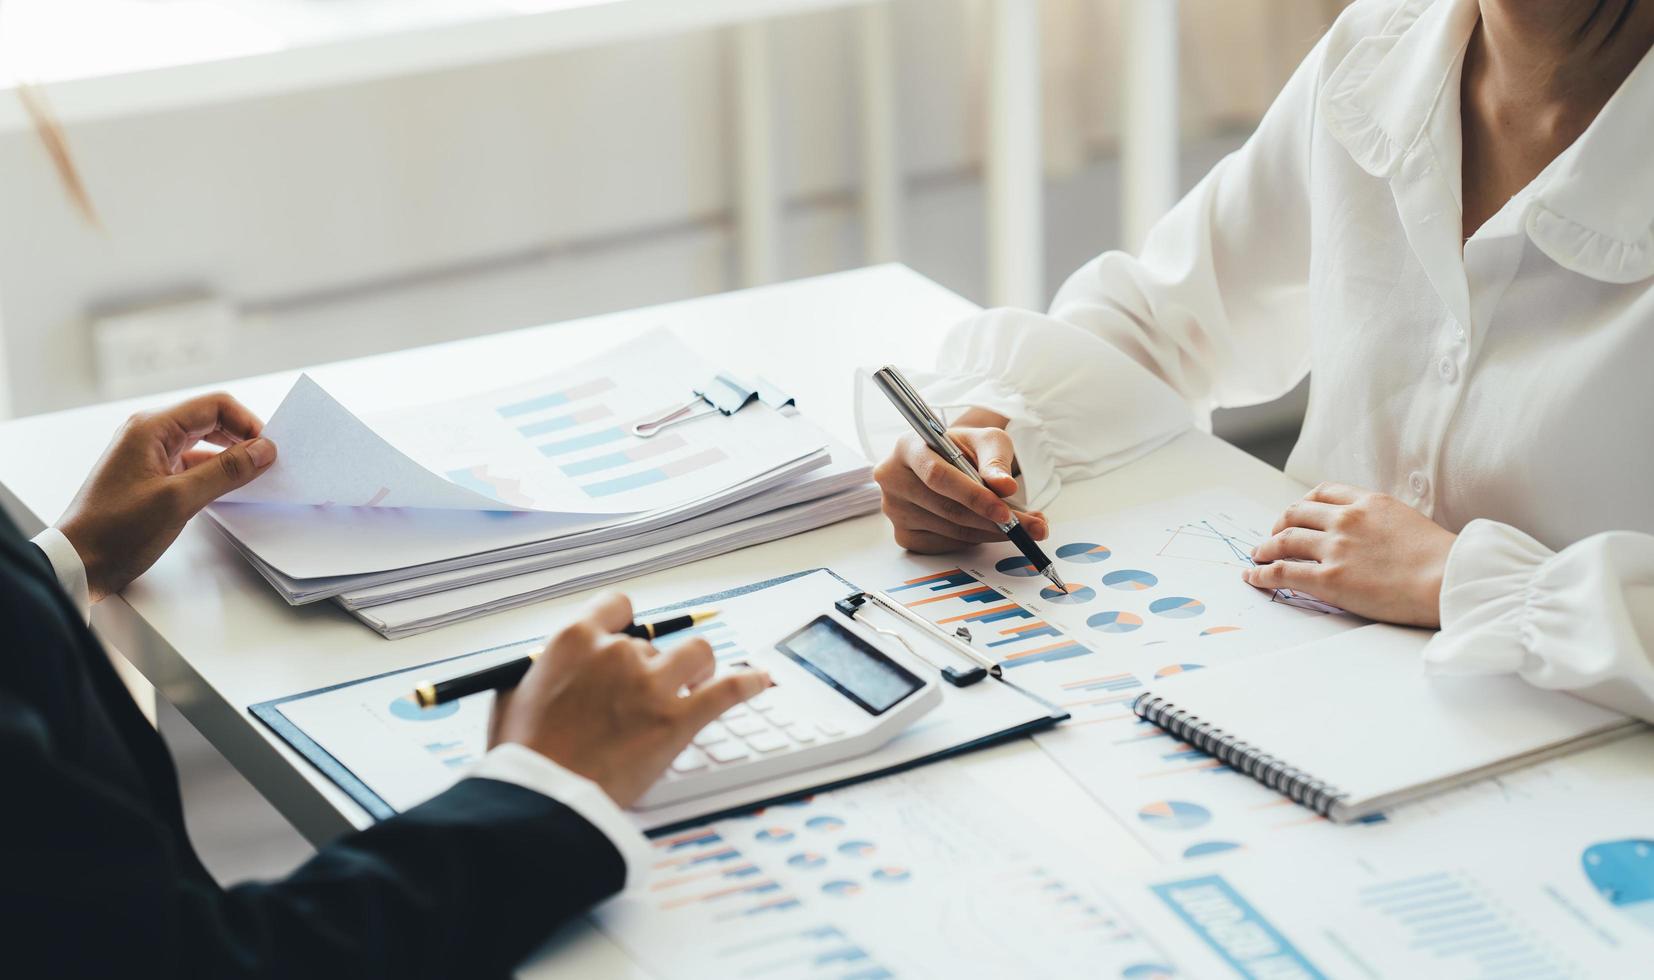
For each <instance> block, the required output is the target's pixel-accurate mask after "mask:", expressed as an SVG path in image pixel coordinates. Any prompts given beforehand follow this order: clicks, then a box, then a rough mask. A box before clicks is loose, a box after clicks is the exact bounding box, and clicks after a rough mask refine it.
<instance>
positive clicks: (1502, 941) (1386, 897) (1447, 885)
mask: <svg viewBox="0 0 1654 980" xmlns="http://www.w3.org/2000/svg"><path fill="white" fill-rule="evenodd" d="M1359 899H1360V902H1361V904H1362V906H1364V907H1365V908H1368V909H1371V910H1372V911H1374V912H1377V913H1378V914H1380V915H1383V916H1384V917H1385V918H1387V919H1389V920H1390V921H1391V922H1392V923H1394V924H1395V925H1397V926H1399V927H1400V928H1401V929H1402V930H1403V931H1404V932H1405V933H1406V934H1407V937H1408V939H1409V942H1408V948H1409V949H1411V950H1415V951H1417V952H1418V953H1420V954H1422V955H1425V956H1428V957H1430V958H1432V959H1434V960H1435V961H1436V962H1437V963H1438V964H1439V969H1440V970H1441V971H1444V972H1448V973H1456V974H1471V973H1474V974H1475V975H1477V976H1481V977H1490V978H1512V980H1514V978H1516V977H1524V978H1527V977H1533V978H1547V977H1563V976H1566V975H1567V973H1566V972H1565V971H1564V970H1563V969H1562V968H1561V966H1560V965H1559V964H1558V962H1557V961H1555V960H1553V959H1552V958H1551V956H1550V955H1549V952H1548V951H1547V950H1545V949H1543V948H1541V947H1540V946H1538V945H1537V944H1536V943H1535V942H1534V941H1533V940H1532V939H1531V938H1529V936H1527V935H1525V934H1524V930H1522V929H1521V928H1520V926H1519V925H1518V924H1516V923H1513V922H1511V921H1510V919H1509V917H1508V916H1507V914H1506V913H1505V912H1504V910H1503V909H1502V908H1501V907H1499V906H1498V905H1497V904H1495V903H1492V902H1489V901H1488V900H1487V898H1486V897H1485V896H1484V895H1483V894H1482V893H1481V889H1479V888H1478V887H1476V886H1475V885H1474V884H1473V883H1472V882H1470V881H1468V880H1466V879H1464V878H1462V877H1461V876H1459V875H1457V874H1454V873H1451V872H1446V871H1442V872H1437V873H1435V874H1428V875H1420V876H1417V877H1413V878H1404V879H1401V880H1399V881H1392V882H1386V883H1384V884H1381V885H1370V886H1368V887H1366V888H1363V889H1361V891H1360V893H1359Z"/></svg>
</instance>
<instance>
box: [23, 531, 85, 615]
mask: <svg viewBox="0 0 1654 980" xmlns="http://www.w3.org/2000/svg"><path fill="white" fill-rule="evenodd" d="M34 543H35V544H36V545H37V546H39V548H40V550H41V551H44V552H45V553H46V560H47V561H49V562H51V563H52V574H54V575H56V576H57V584H58V585H59V586H60V587H61V588H62V589H63V591H64V592H65V593H66V594H67V595H68V596H69V599H70V600H71V601H73V602H74V604H75V608H76V609H78V610H80V618H81V621H82V622H90V621H91V619H92V591H91V589H90V588H89V587H88V586H87V584H86V563H85V562H83V561H81V560H80V552H78V551H76V550H75V546H74V545H72V544H70V543H69V539H68V538H66V537H64V536H63V532H62V531H59V530H58V529H57V528H55V527H49V528H47V529H46V530H44V531H41V532H40V533H39V534H37V535H35V536H34Z"/></svg>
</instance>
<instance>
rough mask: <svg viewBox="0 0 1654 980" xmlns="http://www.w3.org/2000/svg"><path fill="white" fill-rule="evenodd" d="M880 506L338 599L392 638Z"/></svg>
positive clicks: (824, 504) (868, 501)
mask: <svg viewBox="0 0 1654 980" xmlns="http://www.w3.org/2000/svg"><path fill="white" fill-rule="evenodd" d="M878 505H879V493H878V489H877V488H876V487H874V486H872V485H866V486H860V487H854V488H851V489H849V490H846V491H844V492H842V493H838V494H834V495H833V496H832V497H828V498H825V499H823V500H813V501H809V502H807V503H802V504H794V505H793V506H791V507H782V508H779V509H777V510H774V511H769V512H767V513H763V514H756V515H753V516H752V517H747V518H743V519H741V520H738V521H735V522H733V523H731V524H728V525H725V526H723V527H718V528H713V529H710V530H706V531H700V532H696V533H694V534H689V535H686V536H684V537H682V538H676V539H673V540H670V541H663V542H660V543H658V544H650V545H645V546H641V547H635V548H632V549H631V550H616V551H615V552H613V553H607V554H603V555H601V556H599V557H597V558H587V559H584V560H582V561H579V562H575V563H572V564H568V565H559V566H557V567H554V568H547V569H541V570H539V571H534V572H527V573H524V574H520V575H512V576H509V577H506V578H500V579H490V580H488V581H483V582H478V583H475V584H471V585H456V586H455V587H453V588H450V589H447V590H445V591H440V592H432V593H429V594H426V595H420V596H416V597H414V598H410V599H400V600H397V601H395V602H385V603H379V604H377V605H372V606H368V607H365V608H356V607H354V606H351V605H349V604H347V603H346V602H345V601H344V597H342V596H341V597H339V598H338V599H336V600H335V601H337V602H339V604H340V605H342V606H344V607H345V608H346V609H348V610H349V611H350V613H351V615H353V616H355V617H356V618H357V619H359V620H361V621H362V622H364V623H366V624H367V625H368V626H370V627H372V628H373V629H374V630H376V631H378V632H379V633H380V634H381V635H383V636H386V637H389V638H391V639H397V638H400V637H403V636H411V635H413V634H415V633H421V632H425V631H426V630H431V629H436V628H438V627H441V626H447V625H449V624H451V623H458V622H463V621H465V620H469V619H472V618H474V617H477V616H485V615H488V614H490V613H495V612H499V611H501V610H504V609H515V608H517V607H519V606H524V605H528V604H529V603H533V602H540V601H543V600H546V599H554V598H557V597H559V596H565V595H573V594H574V593H576V592H582V591H585V590H587V589H595V588H599V587H601V586H604V585H608V584H610V583H612V582H620V581H623V580H625V579H627V578H630V577H632V576H634V575H642V574H644V573H646V572H654V571H660V570H662V569H665V568H675V567H677V566H678V565H683V564H687V563H688V562H692V561H699V560H701V559H703V558H711V557H713V556H714V555H722V554H727V553H728V552H731V551H735V550H737V549H739V548H744V547H747V546H749V545H754V544H762V543H764V542H766V541H775V540H777V539H780V538H784V537H789V536H791V535H794V534H799V533H802V532H804V531H809V530H813V529H815V528H818V527H825V526H826V525H828V524H832V523H834V522H837V521H842V520H846V519H848V518H851V517H856V516H859V515H862V514H866V513H868V512H870V511H872V510H874V509H876V508H877V507H878Z"/></svg>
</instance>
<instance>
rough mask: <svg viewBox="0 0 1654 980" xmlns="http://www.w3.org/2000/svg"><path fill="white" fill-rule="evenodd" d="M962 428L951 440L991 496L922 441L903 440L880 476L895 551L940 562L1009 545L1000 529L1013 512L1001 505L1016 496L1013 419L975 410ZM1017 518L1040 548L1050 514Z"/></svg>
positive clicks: (879, 469)
mask: <svg viewBox="0 0 1654 980" xmlns="http://www.w3.org/2000/svg"><path fill="white" fill-rule="evenodd" d="M959 421H960V425H959V426H958V427H956V428H951V429H949V430H948V436H949V437H950V438H951V439H953V441H954V442H955V443H956V444H958V446H959V448H960V449H962V450H964V451H965V455H966V456H969V457H970V458H971V462H973V463H974V464H975V465H976V469H977V472H978V473H981V474H982V479H983V480H984V481H986V482H987V484H988V487H989V488H990V489H987V490H984V489H983V488H982V487H980V486H978V485H977V484H976V482H975V481H973V480H972V479H971V478H970V477H968V476H966V475H965V474H963V473H961V472H959V471H958V470H956V469H954V468H953V467H952V466H951V465H949V463H948V461H947V460H945V459H943V458H942V457H940V456H938V455H936V453H934V452H932V451H931V449H930V447H929V446H926V445H925V443H924V440H922V439H920V438H919V437H918V436H916V435H908V436H904V437H902V439H901V440H900V441H899V442H897V443H896V449H895V451H893V452H892V453H891V454H890V457H889V458H888V459H886V460H885V461H884V462H882V463H880V464H879V465H878V466H877V467H876V468H875V469H874V470H873V479H875V480H877V481H878V482H879V489H880V490H881V491H883V493H884V516H885V517H887V518H889V519H890V523H891V525H892V526H893V527H895V529H896V543H897V544H899V545H901V546H902V547H904V548H906V549H908V550H909V551H917V552H921V553H924V554H939V553H941V552H944V551H957V550H959V549H961V548H968V547H970V546H971V545H975V544H989V543H992V542H996V541H1004V540H1005V533H1004V532H1003V531H1001V530H1000V529H999V527H998V525H1000V524H1003V523H1006V522H1008V521H1009V520H1010V519H1011V514H1012V513H1013V512H1012V510H1011V508H1010V507H1009V506H1007V505H1006V503H1005V501H1003V500H1001V499H1000V498H1001V497H1009V496H1010V495H1012V494H1014V493H1016V492H1017V481H1016V478H1015V477H1014V476H1012V475H1011V474H1012V471H1013V468H1014V467H1015V465H1016V451H1015V449H1014V448H1013V447H1012V446H1011V437H1010V436H1009V435H1007V434H1006V433H1005V424H1006V419H1005V418H1004V417H1003V416H999V415H994V414H993V413H991V412H984V411H982V410H981V409H972V410H971V411H969V412H967V413H965V414H964V415H963V416H961V417H960V419H959ZM1016 517H1017V520H1018V521H1020V522H1021V523H1022V526H1023V527H1025V528H1027V529H1028V533H1029V534H1031V535H1033V536H1034V539H1035V540H1043V539H1044V538H1045V536H1046V534H1047V533H1049V527H1048V525H1047V524H1046V521H1045V515H1044V514H1039V513H1027V514H1025V513H1021V512H1016Z"/></svg>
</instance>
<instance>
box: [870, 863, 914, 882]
mask: <svg viewBox="0 0 1654 980" xmlns="http://www.w3.org/2000/svg"><path fill="white" fill-rule="evenodd" d="M911 877H913V873H912V872H910V871H908V870H907V869H906V868H897V867H884V868H875V869H874V870H873V880H874V881H882V882H885V883H886V884H894V883H896V882H898V881H906V880H908V879H909V878H911Z"/></svg>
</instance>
